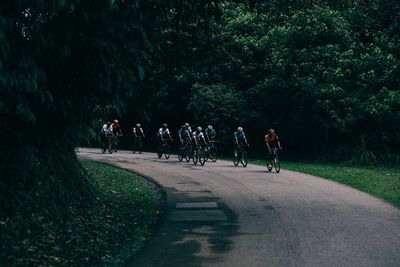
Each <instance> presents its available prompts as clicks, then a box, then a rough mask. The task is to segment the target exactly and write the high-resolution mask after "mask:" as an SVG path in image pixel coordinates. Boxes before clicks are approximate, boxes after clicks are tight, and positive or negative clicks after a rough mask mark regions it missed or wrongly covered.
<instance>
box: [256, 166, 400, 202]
mask: <svg viewBox="0 0 400 267" xmlns="http://www.w3.org/2000/svg"><path fill="white" fill-rule="evenodd" d="M250 163H253V164H257V165H264V166H265V161H264V160H260V159H251V160H250ZM281 167H282V168H284V169H287V170H292V171H297V172H302V173H307V174H311V175H315V176H319V177H322V178H325V179H329V180H333V181H336V182H339V183H342V184H345V185H348V186H351V187H353V188H356V189H358V190H360V191H363V192H366V193H369V194H371V195H374V196H376V197H378V198H381V199H384V200H386V201H388V202H390V203H392V204H394V205H396V206H397V207H400V168H395V167H385V166H352V165H346V164H340V163H315V162H295V161H289V162H282V164H281Z"/></svg>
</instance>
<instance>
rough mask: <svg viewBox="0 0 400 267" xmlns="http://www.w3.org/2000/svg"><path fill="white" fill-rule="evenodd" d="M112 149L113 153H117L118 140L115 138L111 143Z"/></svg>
mask: <svg viewBox="0 0 400 267" xmlns="http://www.w3.org/2000/svg"><path fill="white" fill-rule="evenodd" d="M113 149H114V152H117V151H118V138H117V137H115V139H114V141H113Z"/></svg>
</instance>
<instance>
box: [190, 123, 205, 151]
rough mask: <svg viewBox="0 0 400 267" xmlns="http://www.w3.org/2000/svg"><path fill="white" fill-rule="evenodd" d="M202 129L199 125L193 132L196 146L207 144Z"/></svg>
mask: <svg viewBox="0 0 400 267" xmlns="http://www.w3.org/2000/svg"><path fill="white" fill-rule="evenodd" d="M202 130H203V129H202V128H201V127H200V126H198V127H197V128H196V131H194V132H193V139H194V142H195V145H196V146H204V145H206V144H207V142H206V139H205V137H204V134H203V132H202Z"/></svg>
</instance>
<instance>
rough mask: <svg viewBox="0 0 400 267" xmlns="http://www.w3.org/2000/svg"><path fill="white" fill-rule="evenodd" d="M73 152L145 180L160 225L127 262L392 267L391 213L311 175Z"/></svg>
mask: <svg viewBox="0 0 400 267" xmlns="http://www.w3.org/2000/svg"><path fill="white" fill-rule="evenodd" d="M79 156H80V157H82V158H90V159H95V160H98V161H102V162H106V163H110V164H114V165H116V166H119V167H122V168H126V169H131V170H134V171H136V172H138V173H141V174H143V175H147V176H150V177H152V178H153V179H154V180H156V181H157V182H158V183H159V184H160V185H162V186H163V187H164V188H165V190H166V193H167V203H168V204H167V206H168V207H167V214H166V216H165V220H164V223H163V224H162V226H161V227H160V229H159V230H158V231H157V233H156V234H155V236H154V238H153V240H152V241H150V242H149V243H148V244H147V246H146V247H145V248H144V250H143V251H142V252H141V253H139V255H136V256H135V257H134V258H132V259H131V260H130V261H129V262H128V263H127V264H126V266H400V210H399V209H398V208H395V207H393V206H391V205H389V204H387V203H385V202H383V201H381V200H379V199H376V198H374V197H372V196H369V195H367V194H365V193H362V192H359V191H357V190H354V189H351V188H349V187H346V186H343V185H340V184H337V183H335V182H331V181H328V180H324V179H321V178H318V177H314V176H310V175H305V174H300V173H296V172H291V171H285V170H283V171H281V173H279V174H276V173H268V172H266V169H265V167H262V166H256V165H248V166H247V168H243V167H234V166H233V164H232V163H231V162H229V161H218V162H217V163H208V162H207V163H206V165H205V166H194V165H193V164H189V163H180V162H178V160H177V158H176V157H175V156H171V158H170V159H169V160H165V159H156V157H155V154H151V153H144V154H141V155H138V154H132V153H131V152H127V151H125V152H124V151H121V152H118V153H114V154H112V155H107V154H100V153H99V150H93V149H80V153H79Z"/></svg>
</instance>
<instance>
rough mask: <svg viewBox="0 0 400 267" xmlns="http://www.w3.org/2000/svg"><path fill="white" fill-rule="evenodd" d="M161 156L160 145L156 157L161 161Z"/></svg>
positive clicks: (161, 149)
mask: <svg viewBox="0 0 400 267" xmlns="http://www.w3.org/2000/svg"><path fill="white" fill-rule="evenodd" d="M162 154H163V148H162V145H161V146H159V147H158V151H157V157H158V158H159V159H161V157H162Z"/></svg>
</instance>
